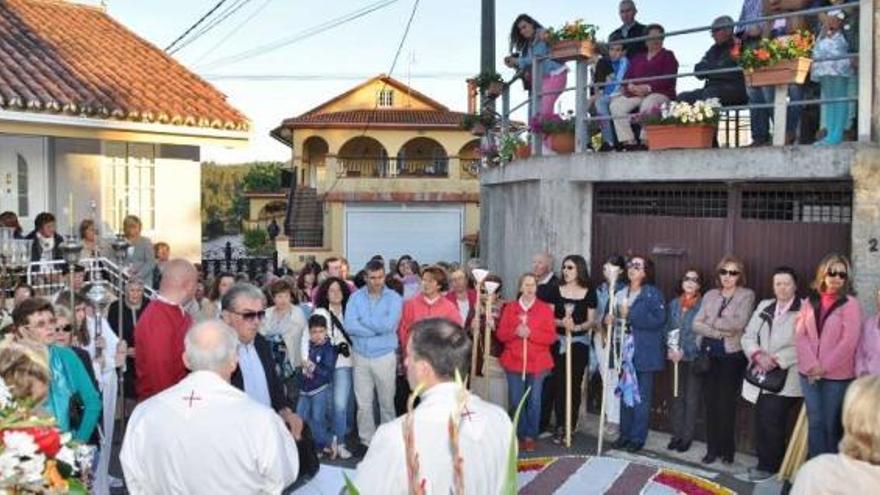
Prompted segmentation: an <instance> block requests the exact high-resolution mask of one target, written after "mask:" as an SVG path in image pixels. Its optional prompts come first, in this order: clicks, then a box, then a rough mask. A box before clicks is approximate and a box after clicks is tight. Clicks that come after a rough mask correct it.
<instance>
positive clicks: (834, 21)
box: [504, 0, 859, 151]
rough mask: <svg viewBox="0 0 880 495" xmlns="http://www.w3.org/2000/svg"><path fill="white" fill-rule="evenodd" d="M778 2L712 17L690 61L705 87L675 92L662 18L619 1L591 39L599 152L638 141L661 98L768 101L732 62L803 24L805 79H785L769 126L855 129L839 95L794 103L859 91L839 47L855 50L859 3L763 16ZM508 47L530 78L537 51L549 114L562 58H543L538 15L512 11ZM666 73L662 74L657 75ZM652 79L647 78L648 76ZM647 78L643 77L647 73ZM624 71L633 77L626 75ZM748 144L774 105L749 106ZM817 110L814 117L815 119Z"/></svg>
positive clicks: (760, 142) (822, 1)
mask: <svg viewBox="0 0 880 495" xmlns="http://www.w3.org/2000/svg"><path fill="white" fill-rule="evenodd" d="M780 3H781V2H771V1H769V0H744V2H743V7H742V11H741V13H740V16H739V20H737V21H734V19H733V18H732V17H730V16H720V17H718V18H716V19H715V20H714V21H713V22H712V24H711V35H712V45H711V46H710V47H709V49H708V50H707V51H706V53H705V54H704V55H703V58H702V59H701V60H700V61H699V62H697V63H696V65H695V66H694V72H695V73H697V75H696V78H697V79H699V80H701V81H703V87H701V88H699V89H696V90H692V91H685V92H679V91H677V83H678V78H677V77H678V76H677V75H678V73H679V61H678V59H677V58H676V56H675V54H674V53H673V52H672V51H671V50H669V49H667V48H665V47H664V35H665V32H666V30H665V28H664V27H663V26H662V25H661V24H657V23H651V24H648V25H645V24H642V23H640V22H638V21H637V20H636V16H637V13H638V10H637V8H636V4H635V2H634V1H633V0H623V1H621V2H620V3H619V14H620V20H621V25H620V27H618V28H617V29H615V30H614V31H613V32H612V33H611V34H610V35H609V36H608V38H607V40H606V42H605V43H602V44H600V45H599V52H600V54H599V58H598V61H597V63H596V66H595V75H594V86H593V88H592V90H591V94H592V96H591V97H590V101H589V106H590V111H591V112H592V115H594V116H596V117H597V122H598V131H600V132H601V136H602V141H601V143H602V144H601V145H599V146H596V150H597V151H611V150H627V151H633V150H642V149H646V136H645V134H644V129H643V128H642V129H641V133H640V135H637V133H636V131H635V128H638V127H639V118H637V117H640V116H645V115H648V114H651V113H657V112H659V108H660V106H661V105H663V104H664V103H666V102H670V101H684V102H688V103H694V102H695V101H697V100H707V99H711V98H716V99H718V101H719V102H720V104H721V105H722V106H739V105H746V104H752V105H761V104H770V103H773V87H747V86H746V83H745V78H744V76H743V72H742V71H741V70H739V65H740V61H739V56H740V54H741V53H742V50H744V49H748V48H754V47H757V46H758V45H759V44H760V43H761V41H762V40H764V39H769V38H778V37H782V36H790V35H794V34H796V33H805V32H809V33H811V34H812V35H813V36H814V37H815V40H816V42H815V48H814V52H813V57H814V59H817V60H816V61H814V62H813V64H812V68H811V74H810V78H809V79H808V80H807V81H805V82H804V83H803V84H791V85H790V86H789V91H788V97H789V101H790V102H791V106H790V107H789V109H788V116H787V121H786V122H785V125H784V131H783V126H782V125H781V124H780V125H779V126H777V128H778V129H779V131H777V132H785V142H786V144H793V143H802V144H805V143H816V144H822V145H831V144H837V143H840V142H842V141H843V140H844V138H846V137H847V136H849V139H852V136H853V133H854V131H855V127H854V126H855V121H856V119H855V117H856V114H855V112H856V106H855V105H854V104H848V103H847V102H839V101H838V102H835V103H825V104H822V105H821V110H820V114H817V113H816V107H815V106H803V105H799V104H798V103H797V102H799V101H804V100H812V99H818V98H820V97H821V98H822V99H832V98H846V97H854V96H855V94H856V92H857V85H856V79H857V78H856V77H855V73H856V70H857V67H856V64H855V63H854V60H853V59H852V58H849V57H848V56H847V55H848V54H851V53H855V52H858V49H859V48H858V38H857V36H858V29H857V26H856V23H857V22H858V12H857V11H853V10H847V9H835V10H829V11H826V12H822V13H819V14H817V15H798V16H791V17H785V18H778V19H774V20H772V21H764V20H761V18H762V17H763V16H766V15H770V14H777V13H779V12H777V11H776V10H775V9H777V7H778V6H779V5H778V4H780ZM840 3H844V2H843V1H842V0H813V1H805V2H799V4H800V6H801V7H804V8H806V7H823V6H833V5H836V4H840ZM510 51H511V55H510V56H508V57H506V58H505V60H504V62H505V65H507V66H508V67H511V68H514V69H517V70H518V71H520V72H521V73H522V74H523V75H524V78H525V80H526V87H527V89H529V88H530V87H531V85H530V83H529V82H528V81H529V80H530V72H531V68H532V61H533V60H535V59H536V58H537V59H540V69H541V74H542V81H541V82H542V86H541V90H542V96H541V98H540V108H539V109H536V112H538V114H539V115H540V116H541V117H542V118H548V117H552V116H553V115H554V114H555V111H554V107H555V104H556V101H557V99H558V98H559V96H560V95H561V94H562V92H563V91H564V90H565V88H566V81H567V73H568V70H567V69H566V66H565V65H564V64H563V63H561V62H559V61H556V60H554V59H552V58H549V55H550V53H551V52H550V47H549V45H548V36H547V30H546V29H545V28H544V27H543V26H542V25H541V23H539V22H538V21H537V20H535V19H534V18H532V17H531V16H529V15H526V14H522V15H520V16H519V17H517V18H516V20H515V21H514V23H513V27H512V28H511V33H510ZM664 76H668V77H664ZM651 78H653V79H651ZM646 79H647V80H646ZM631 80H636V81H634V82H630V81H631ZM749 116H750V124H751V138H752V146H766V145H769V144H770V142H771V132H770V122H771V120H772V109H771V108H768V107H762V108H752V109H750V111H749ZM817 117H818V118H817Z"/></svg>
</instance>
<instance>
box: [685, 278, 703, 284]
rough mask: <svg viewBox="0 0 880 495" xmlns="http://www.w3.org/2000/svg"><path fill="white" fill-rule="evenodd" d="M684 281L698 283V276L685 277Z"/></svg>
mask: <svg viewBox="0 0 880 495" xmlns="http://www.w3.org/2000/svg"><path fill="white" fill-rule="evenodd" d="M684 281H685V282H696V283H700V277H685V278H684Z"/></svg>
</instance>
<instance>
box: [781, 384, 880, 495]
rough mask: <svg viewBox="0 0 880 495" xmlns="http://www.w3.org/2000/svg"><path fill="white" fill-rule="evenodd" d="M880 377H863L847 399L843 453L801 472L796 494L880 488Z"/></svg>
mask: <svg viewBox="0 0 880 495" xmlns="http://www.w3.org/2000/svg"><path fill="white" fill-rule="evenodd" d="M878 445H880V377H876V376H866V377H862V378H859V379H858V380H856V381H855V382H853V383H852V385H850V386H849V389H848V390H847V391H846V396H845V397H844V399H843V439H842V440H841V441H840V453H839V454H825V455H820V456H819V457H816V458H815V459H812V460H811V461H809V462H807V463H806V464H804V465H803V466H801V468H800V470H799V471H798V473H797V477H796V478H795V480H794V486H793V487H792V489H791V494H792V495H812V494H814V493H822V494H851V493H859V494H867V493H876V490H877V487H878V486H880V448H878V447H877V446H878Z"/></svg>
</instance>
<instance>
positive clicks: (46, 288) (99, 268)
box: [19, 257, 157, 300]
mask: <svg viewBox="0 0 880 495" xmlns="http://www.w3.org/2000/svg"><path fill="white" fill-rule="evenodd" d="M78 264H79V265H80V266H82V267H84V268H85V271H84V280H83V281H84V284H89V283H94V282H98V281H104V282H107V284H108V287H109V289H110V291H111V293H112V294H113V295H114V297H117V298H118V297H119V287H122V286H124V283H126V282H128V280H130V279H131V276H130V275H129V274H128V273H127V271H126V270H124V269H120V267H119V265H117V264H116V263H114V262H113V261H112V260H110V259H107V258H104V257H98V258H86V259H81V260H79V263H78ZM19 277H20V280H21V281H22V282H25V283H27V285H29V286H31V287H33V289H34V293H35V294H36V295H37V296H40V297H45V298H47V299H50V300H54V299H55V297H56V296H57V295H58V293H60V292H61V291H63V290H65V289H67V288H69V287H70V275H69V272H68V264H67V262H66V261H64V260H51V261H35V262H31V263H29V264H28V265H27V267H26V268H25V269H24V270H23V272H22V273H20V274H19ZM146 282H147V283H148V284H151V283H152V281H151V280H150V281H146ZM144 294H145V295H146V296H147V297H148V298H150V299H153V298H154V297H156V294H157V293H156V291H155V290H154V289H153V288H151V287H149V286H144Z"/></svg>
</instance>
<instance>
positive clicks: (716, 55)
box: [694, 39, 749, 106]
mask: <svg viewBox="0 0 880 495" xmlns="http://www.w3.org/2000/svg"><path fill="white" fill-rule="evenodd" d="M733 47H734V40H733V39H730V40H729V41H727V42H726V43H722V44H720V45H718V44H714V45H712V47H711V48H709V50H708V51H706V54H705V55H703V59H702V60H700V61H699V63H697V65H696V66H695V67H694V69H695V71H696V72H701V71H705V70H717V69H732V68H739V64H738V63H737V61H736V60H734V59H733V56H731V54H730V51H731V50H733ZM697 77H698V78H699V79H703V80H705V81H706V85H705V86H704V88H703V89H704V94H705V95H706V96H707V97H715V98H718V99H719V100H721V104H722V105H725V106H727V105H744V104H746V103H748V101H749V96H748V93H746V81H745V78H744V77H743V73H742V71H741V70H736V71H733V72H726V73H723V74H710V75H703V76H697Z"/></svg>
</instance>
